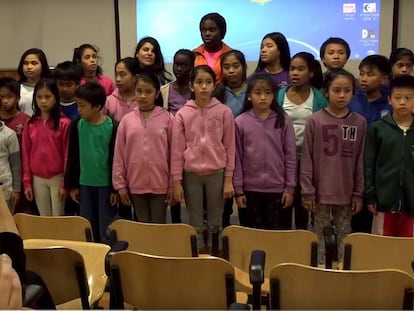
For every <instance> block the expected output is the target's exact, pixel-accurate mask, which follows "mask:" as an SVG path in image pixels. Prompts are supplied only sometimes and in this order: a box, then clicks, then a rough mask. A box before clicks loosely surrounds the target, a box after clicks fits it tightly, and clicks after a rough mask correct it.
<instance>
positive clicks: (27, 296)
mask: <svg viewBox="0 0 414 311" xmlns="http://www.w3.org/2000/svg"><path fill="white" fill-rule="evenodd" d="M43 292H44V290H43V286H41V285H37V284H29V285H26V287H25V290H24V297H23V307H26V308H33V305H34V304H36V302H37V301H38V300H39V299H40V298H41V297H42V295H43Z"/></svg>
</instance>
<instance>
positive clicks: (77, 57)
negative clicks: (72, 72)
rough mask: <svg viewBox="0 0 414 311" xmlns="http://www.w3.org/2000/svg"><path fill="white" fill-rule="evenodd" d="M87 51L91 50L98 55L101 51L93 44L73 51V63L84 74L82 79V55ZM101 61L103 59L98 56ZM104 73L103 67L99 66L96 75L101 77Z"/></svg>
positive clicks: (81, 46) (83, 45) (86, 44)
mask: <svg viewBox="0 0 414 311" xmlns="http://www.w3.org/2000/svg"><path fill="white" fill-rule="evenodd" d="M86 49H91V50H92V51H94V52H95V53H96V54H98V53H99V49H98V48H97V47H96V46H93V45H92V44H89V43H85V44H82V45H80V46H79V47H77V48H75V49H74V50H73V60H72V61H73V62H74V63H75V64H76V65H77V66H78V70H79V71H80V72H81V73H82V77H83V76H84V73H83V68H82V55H83V52H84V51H85V50H86ZM100 59H101V58H100V56H99V55H98V61H99V60H100ZM102 73H103V70H102V67H101V66H99V65H98V64H97V67H96V75H97V76H99V75H102Z"/></svg>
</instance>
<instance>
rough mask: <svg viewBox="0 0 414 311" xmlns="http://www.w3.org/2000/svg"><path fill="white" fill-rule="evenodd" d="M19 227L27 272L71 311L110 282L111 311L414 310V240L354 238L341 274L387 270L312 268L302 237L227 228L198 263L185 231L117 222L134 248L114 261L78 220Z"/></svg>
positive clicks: (24, 221)
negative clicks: (244, 309) (218, 249)
mask: <svg viewBox="0 0 414 311" xmlns="http://www.w3.org/2000/svg"><path fill="white" fill-rule="evenodd" d="M15 221H16V224H17V227H18V229H19V232H20V233H21V236H22V238H23V239H24V246H25V251H26V256H27V267H28V269H30V270H33V271H36V272H38V273H39V274H40V275H41V276H42V277H43V279H44V280H45V282H46V284H47V285H48V287H49V290H50V292H51V294H52V297H53V298H54V300H55V303H56V304H58V305H60V304H62V307H63V308H66V309H69V308H71V306H72V305H68V304H63V303H65V302H67V301H71V300H73V299H75V298H78V297H81V299H80V302H81V307H82V308H84V309H85V308H89V307H96V306H97V305H98V303H99V299H100V298H101V297H102V295H103V292H104V290H105V286H106V284H107V282H108V277H107V276H108V275H109V276H110V278H109V279H110V280H111V282H110V283H111V307H112V308H117V309H118V308H123V307H124V303H128V304H129V305H131V306H132V307H134V308H136V309H154V308H157V309H165V308H170V309H175V308H178V309H194V308H198V309H225V308H228V307H229V306H230V305H231V304H233V303H235V302H239V303H246V302H248V303H251V304H253V307H254V308H259V307H260V306H261V305H266V306H267V307H268V308H271V309H279V308H280V309H286V308H288V309H294V308H331V309H338V308H342V309H343V308H364V309H365V308H377V309H378V308H390V309H391V308H393V309H394V308H395V309H400V308H403V307H404V308H412V302H413V297H412V293H413V290H412V289H413V288H414V278H413V277H414V273H413V272H412V269H411V260H410V258H414V239H408V238H391V237H380V236H373V235H368V234H352V235H350V236H349V237H347V239H346V240H345V245H346V246H345V247H346V250H347V249H348V251H347V253H346V254H347V255H345V261H344V265H343V268H344V269H353V270H354V269H355V270H367V269H370V270H372V269H382V270H381V271H379V270H377V271H347V270H342V271H341V270H337V271H335V270H327V269H321V268H317V267H316V266H317V262H318V261H317V238H316V236H315V234H314V233H312V232H310V231H305V230H289V231H273V230H272V231H270V230H259V229H250V228H244V227H239V226H230V227H228V228H226V229H225V230H224V231H223V243H222V244H223V254H222V257H223V258H218V257H215V256H203V255H200V256H198V248H197V243H196V232H195V230H194V229H193V228H192V227H191V226H188V225H186V224H167V225H157V224H144V223H137V222H132V221H127V220H116V221H114V222H113V223H112V224H111V226H110V228H109V230H108V234H109V235H110V236H111V241H112V243H113V244H114V245H115V244H116V243H117V242H120V241H127V242H128V250H127V251H122V252H119V253H114V252H112V251H111V249H110V247H109V246H108V245H104V244H99V243H91V242H90V241H92V240H93V237H92V236H91V233H90V232H91V231H90V224H89V223H88V222H87V220H85V219H83V218H81V217H76V216H74V217H73V216H72V217H41V216H33V215H27V214H17V215H15ZM75 221H79V223H75ZM85 221H86V223H85ZM55 222H56V223H57V224H55ZM58 239H60V240H58ZM381 243H383V244H381ZM258 253H262V254H264V255H262V256H257V254H258ZM252 254H253V255H252ZM255 256H256V257H255ZM264 257H265V260H264ZM254 258H261V260H259V263H257V260H254ZM383 259H385V260H383ZM105 260H107V261H106V262H107V265H106V266H105ZM364 261H365V262H366V264H365V265H364V264H363V263H361V262H364ZM312 266H313V267H312ZM391 268H398V269H400V270H402V271H400V270H390V269H391ZM384 269H386V270H384ZM70 284H72V285H70ZM62 285H63V286H62ZM291 286H293V287H291ZM69 293H72V294H70V295H69ZM240 293H245V294H246V295H248V297H249V299H247V298H246V296H245V295H243V294H240ZM239 307H240V305H239ZM78 308H79V306H78Z"/></svg>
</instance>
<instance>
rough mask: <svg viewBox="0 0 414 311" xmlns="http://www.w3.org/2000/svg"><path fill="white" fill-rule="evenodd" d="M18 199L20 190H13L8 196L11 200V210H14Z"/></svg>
mask: <svg viewBox="0 0 414 311" xmlns="http://www.w3.org/2000/svg"><path fill="white" fill-rule="evenodd" d="M19 200H20V192H13V193H12V196H11V198H10V201H11V202H10V205H11V208H12V210H14V208H15V207H16V204H17V203H18V202H19Z"/></svg>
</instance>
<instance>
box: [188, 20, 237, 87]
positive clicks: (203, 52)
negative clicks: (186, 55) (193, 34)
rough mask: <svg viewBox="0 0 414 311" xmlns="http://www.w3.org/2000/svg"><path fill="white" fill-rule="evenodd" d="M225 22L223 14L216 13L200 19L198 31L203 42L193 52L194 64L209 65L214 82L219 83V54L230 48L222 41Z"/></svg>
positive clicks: (224, 32) (225, 26)
mask: <svg viewBox="0 0 414 311" xmlns="http://www.w3.org/2000/svg"><path fill="white" fill-rule="evenodd" d="M226 31H227V24H226V20H225V19H224V17H223V16H221V15H220V14H218V13H208V14H206V15H204V16H203V17H202V18H201V20H200V33H201V39H202V40H203V43H202V44H201V45H199V46H198V47H196V48H195V49H194V50H193V52H194V53H195V54H196V59H195V63H194V65H195V66H198V65H209V66H210V67H211V68H213V70H214V74H215V76H216V83H217V84H219V83H221V78H222V77H221V75H222V73H221V66H220V61H221V58H220V57H221V55H222V54H224V53H226V52H227V51H230V50H231V47H229V46H228V45H227V44H225V43H224V42H223V39H224V36H225V35H226Z"/></svg>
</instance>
